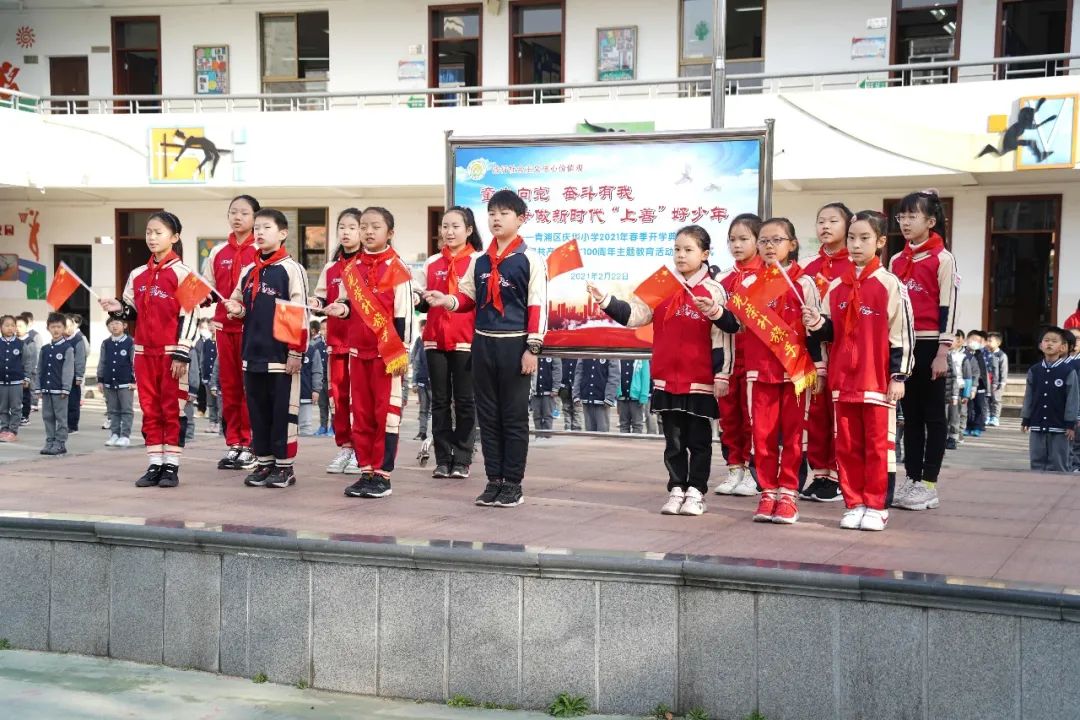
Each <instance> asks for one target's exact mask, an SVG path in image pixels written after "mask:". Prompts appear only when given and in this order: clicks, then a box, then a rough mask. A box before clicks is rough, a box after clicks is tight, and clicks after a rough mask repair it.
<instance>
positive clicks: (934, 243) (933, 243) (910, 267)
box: [900, 230, 945, 282]
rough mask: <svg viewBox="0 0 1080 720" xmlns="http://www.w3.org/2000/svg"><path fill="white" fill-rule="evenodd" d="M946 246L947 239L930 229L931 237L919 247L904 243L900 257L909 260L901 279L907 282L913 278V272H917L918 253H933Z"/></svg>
mask: <svg viewBox="0 0 1080 720" xmlns="http://www.w3.org/2000/svg"><path fill="white" fill-rule="evenodd" d="M944 247H945V241H944V240H942V239H941V236H940V235H938V234H937V233H936V232H934V231H933V230H931V231H930V237H929V238H927V240H926V242H924V243H923V244H922V245H920V246H919V247H918V249H915V248H913V247H911V243H907V244H906V245H904V249H903V250H902V251H901V252H900V257H902V258H904V259H905V260H906V261H907V265H905V266H904V270H903V271H902V272H901V273H900V279H901V280H903V281H904V282H907V281H908V280H909V279H910V278H911V273H913V272H915V255H916V253H924V252H927V253H933V252H937V251H938V250H941V249H943V248H944Z"/></svg>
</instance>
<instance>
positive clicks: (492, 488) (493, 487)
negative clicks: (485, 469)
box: [476, 480, 503, 507]
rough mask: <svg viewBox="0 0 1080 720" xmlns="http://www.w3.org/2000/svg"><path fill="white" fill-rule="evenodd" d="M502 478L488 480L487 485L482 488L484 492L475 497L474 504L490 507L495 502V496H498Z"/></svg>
mask: <svg viewBox="0 0 1080 720" xmlns="http://www.w3.org/2000/svg"><path fill="white" fill-rule="evenodd" d="M502 486H503V481H502V480H488V484H487V487H485V488H484V492H482V493H480V495H479V497H477V498H476V504H477V505H480V506H481V507H491V506H492V505H494V504H495V498H497V497H499V493H500V492H501V491H502Z"/></svg>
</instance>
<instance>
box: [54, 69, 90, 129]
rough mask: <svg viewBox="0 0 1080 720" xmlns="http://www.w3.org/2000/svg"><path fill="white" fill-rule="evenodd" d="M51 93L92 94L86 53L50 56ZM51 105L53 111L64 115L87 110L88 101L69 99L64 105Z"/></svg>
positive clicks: (66, 94) (64, 94)
mask: <svg viewBox="0 0 1080 720" xmlns="http://www.w3.org/2000/svg"><path fill="white" fill-rule="evenodd" d="M49 94H50V95H63V96H67V97H71V96H86V95H89V94H90V71H89V69H88V65H87V59H86V56H85V55H82V56H80V57H51V58H49ZM51 107H52V112H54V113H57V114H63V115H67V114H73V113H85V112H86V103H85V102H84V101H79V100H68V101H66V102H65V103H64V104H63V106H59V105H58V104H57V103H52V104H51Z"/></svg>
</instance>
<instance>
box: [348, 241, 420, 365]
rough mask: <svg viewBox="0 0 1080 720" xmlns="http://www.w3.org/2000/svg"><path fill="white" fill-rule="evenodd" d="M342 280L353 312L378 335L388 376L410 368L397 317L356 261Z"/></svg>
mask: <svg viewBox="0 0 1080 720" xmlns="http://www.w3.org/2000/svg"><path fill="white" fill-rule="evenodd" d="M341 279H342V283H343V285H344V286H345V292H346V293H347V295H348V297H349V301H350V302H351V304H352V312H355V313H359V314H360V318H361V319H362V320H363V321H364V324H365V325H367V327H368V329H369V330H371V332H373V333H374V334H375V338H376V341H377V343H378V346H379V357H381V358H382V361H383V363H384V364H385V365H386V372H387V373H391V374H392V373H394V372H396V371H398V370H401V369H403V368H404V367H405V366H406V365H408V364H409V352H408V350H406V349H405V344H404V343H403V342H401V338H399V337H398V335H397V331H396V330H394V314H393V313H392V312H387V310H386V308H385V307H384V306H383V304H382V301H381V300H379V298H378V297H376V296H375V293H374V292H372V290H371V287H370V286H369V285H368V284H367V283H366V282H365V281H364V279H363V278H362V277H361V275H360V270H359V269H358V268H357V267H356V261H355V260H353V261H352V262H350V263H348V264H347V265H346V266H345V269H344V270H343V271H342V273H341ZM407 321H408V320H406V322H407Z"/></svg>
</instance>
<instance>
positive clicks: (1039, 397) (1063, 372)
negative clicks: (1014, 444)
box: [1020, 358, 1080, 472]
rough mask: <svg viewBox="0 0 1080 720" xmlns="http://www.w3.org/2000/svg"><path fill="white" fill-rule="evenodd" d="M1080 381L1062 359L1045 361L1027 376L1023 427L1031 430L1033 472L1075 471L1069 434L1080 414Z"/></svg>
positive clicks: (1030, 447)
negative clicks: (1066, 433) (1079, 385)
mask: <svg viewBox="0 0 1080 720" xmlns="http://www.w3.org/2000/svg"><path fill="white" fill-rule="evenodd" d="M1078 383H1080V378H1078V375H1077V372H1076V368H1075V367H1073V364H1072V363H1070V362H1069V361H1068V359H1067V358H1062V359H1060V360H1057V361H1055V362H1052V363H1050V362H1047V361H1046V360H1043V361H1041V362H1039V363H1038V364H1036V365H1032V366H1031V367H1030V368H1029V369H1028V373H1027V390H1025V391H1024V407H1023V409H1022V410H1021V413H1020V415H1021V418H1022V419H1021V425H1022V426H1023V427H1025V428H1028V429H1029V432H1030V437H1029V440H1028V449H1029V455H1030V458H1031V469H1032V470H1045V471H1048V472H1068V471H1069V470H1071V469H1072V462H1071V459H1070V451H1071V448H1070V443H1069V439H1068V437H1067V436H1066V435H1065V431H1066V430H1069V429H1070V428H1073V429H1075V427H1076V421H1077V416H1078V415H1080V387H1078Z"/></svg>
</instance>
